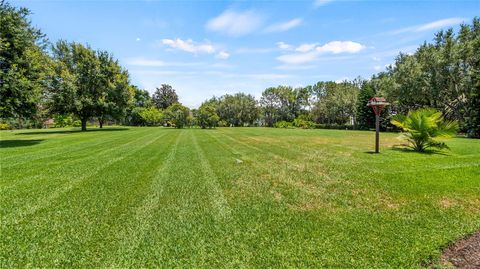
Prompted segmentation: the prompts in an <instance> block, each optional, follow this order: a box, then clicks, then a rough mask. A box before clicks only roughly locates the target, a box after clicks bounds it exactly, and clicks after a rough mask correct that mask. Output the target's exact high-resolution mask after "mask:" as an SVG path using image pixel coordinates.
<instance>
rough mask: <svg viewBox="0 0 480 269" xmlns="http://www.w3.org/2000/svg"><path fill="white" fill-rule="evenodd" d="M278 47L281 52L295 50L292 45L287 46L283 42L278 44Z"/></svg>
mask: <svg viewBox="0 0 480 269" xmlns="http://www.w3.org/2000/svg"><path fill="white" fill-rule="evenodd" d="M277 47H278V48H279V49H281V50H291V49H293V46H292V45H290V44H287V43H285V42H283V41H280V42H277Z"/></svg>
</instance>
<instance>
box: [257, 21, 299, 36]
mask: <svg viewBox="0 0 480 269" xmlns="http://www.w3.org/2000/svg"><path fill="white" fill-rule="evenodd" d="M302 21H303V20H302V19H301V18H296V19H292V20H289V21H286V22H280V23H275V24H272V25H270V26H268V27H267V28H265V32H268V33H272V32H285V31H288V30H290V29H292V28H295V27H297V26H299V25H300V24H302Z"/></svg>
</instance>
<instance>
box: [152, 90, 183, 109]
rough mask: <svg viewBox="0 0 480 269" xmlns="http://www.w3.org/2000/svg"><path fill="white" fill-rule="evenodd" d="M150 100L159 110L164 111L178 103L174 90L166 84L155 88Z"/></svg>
mask: <svg viewBox="0 0 480 269" xmlns="http://www.w3.org/2000/svg"><path fill="white" fill-rule="evenodd" d="M152 99H153V103H154V104H155V106H156V107H157V108H159V109H166V108H168V107H169V106H171V105H173V104H175V103H178V95H177V93H176V92H175V89H174V88H173V87H172V86H170V85H168V84H162V85H161V86H160V88H157V89H156V90H155V93H154V94H153V97H152Z"/></svg>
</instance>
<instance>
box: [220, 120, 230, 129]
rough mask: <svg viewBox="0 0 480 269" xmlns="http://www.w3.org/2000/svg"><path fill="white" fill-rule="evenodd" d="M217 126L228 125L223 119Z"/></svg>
mask: <svg viewBox="0 0 480 269" xmlns="http://www.w3.org/2000/svg"><path fill="white" fill-rule="evenodd" d="M218 126H219V127H227V126H229V125H228V122H226V121H224V120H221V121H219V122H218Z"/></svg>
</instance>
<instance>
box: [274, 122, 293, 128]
mask: <svg viewBox="0 0 480 269" xmlns="http://www.w3.org/2000/svg"><path fill="white" fill-rule="evenodd" d="M275 128H293V124H292V123H291V122H288V121H284V120H282V121H277V122H276V123H275Z"/></svg>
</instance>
